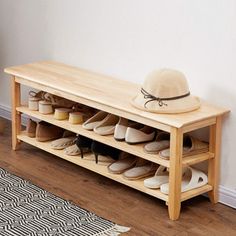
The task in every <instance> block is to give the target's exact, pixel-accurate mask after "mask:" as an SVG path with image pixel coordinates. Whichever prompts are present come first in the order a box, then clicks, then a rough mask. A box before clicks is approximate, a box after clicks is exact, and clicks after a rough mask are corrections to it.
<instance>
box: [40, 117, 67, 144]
mask: <svg viewBox="0 0 236 236" xmlns="http://www.w3.org/2000/svg"><path fill="white" fill-rule="evenodd" d="M63 132H64V130H63V129H62V128H60V127H57V126H55V125H52V124H49V123H47V122H45V121H40V122H39V123H38V125H37V128H36V140H37V141H39V142H46V141H50V140H53V139H58V138H61V137H62V135H63Z"/></svg>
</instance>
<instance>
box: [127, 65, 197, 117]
mask: <svg viewBox="0 0 236 236" xmlns="http://www.w3.org/2000/svg"><path fill="white" fill-rule="evenodd" d="M131 103H132V105H133V106H135V107H137V108H139V109H141V110H145V111H149V112H156V113H182V112H188V111H192V110H195V109H198V108H199V107H200V100H199V98H198V97H195V96H192V95H190V91H189V87H188V82H187V80H186V78H185V76H184V74H183V73H181V72H179V71H177V70H172V69H161V70H155V71H153V72H151V73H150V74H149V75H148V76H147V77H146V79H145V81H144V84H143V86H142V88H141V90H140V92H139V94H138V95H137V96H136V97H135V98H133V99H132V101H131Z"/></svg>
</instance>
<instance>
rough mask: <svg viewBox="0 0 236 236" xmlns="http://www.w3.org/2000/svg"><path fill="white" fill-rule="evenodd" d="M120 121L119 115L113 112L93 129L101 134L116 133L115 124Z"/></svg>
mask: <svg viewBox="0 0 236 236" xmlns="http://www.w3.org/2000/svg"><path fill="white" fill-rule="evenodd" d="M118 121H119V117H118V116H115V115H113V114H108V115H107V116H106V117H105V118H104V119H103V120H102V121H101V123H100V124H99V125H98V126H96V127H95V128H94V129H93V131H94V132H95V133H97V134H100V135H110V134H114V131H115V126H116V124H117V123H118Z"/></svg>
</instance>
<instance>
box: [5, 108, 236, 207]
mask: <svg viewBox="0 0 236 236" xmlns="http://www.w3.org/2000/svg"><path fill="white" fill-rule="evenodd" d="M0 117H3V118H5V119H7V120H11V108H10V107H8V106H4V105H1V104H0ZM26 123H27V117H26V116H24V115H23V116H22V125H26ZM219 202H220V203H223V204H225V205H227V206H230V207H233V208H236V190H234V189H230V188H227V187H224V186H222V185H220V186H219Z"/></svg>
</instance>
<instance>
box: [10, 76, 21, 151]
mask: <svg viewBox="0 0 236 236" xmlns="http://www.w3.org/2000/svg"><path fill="white" fill-rule="evenodd" d="M20 92H21V91H20V84H19V83H17V82H15V77H14V76H12V79H11V94H12V96H11V105H12V113H11V116H12V149H13V150H16V149H17V148H18V147H19V144H20V142H19V140H18V139H17V134H19V133H20V129H21V115H20V113H19V112H18V111H17V110H16V107H18V106H19V105H20V99H21V93H20Z"/></svg>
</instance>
